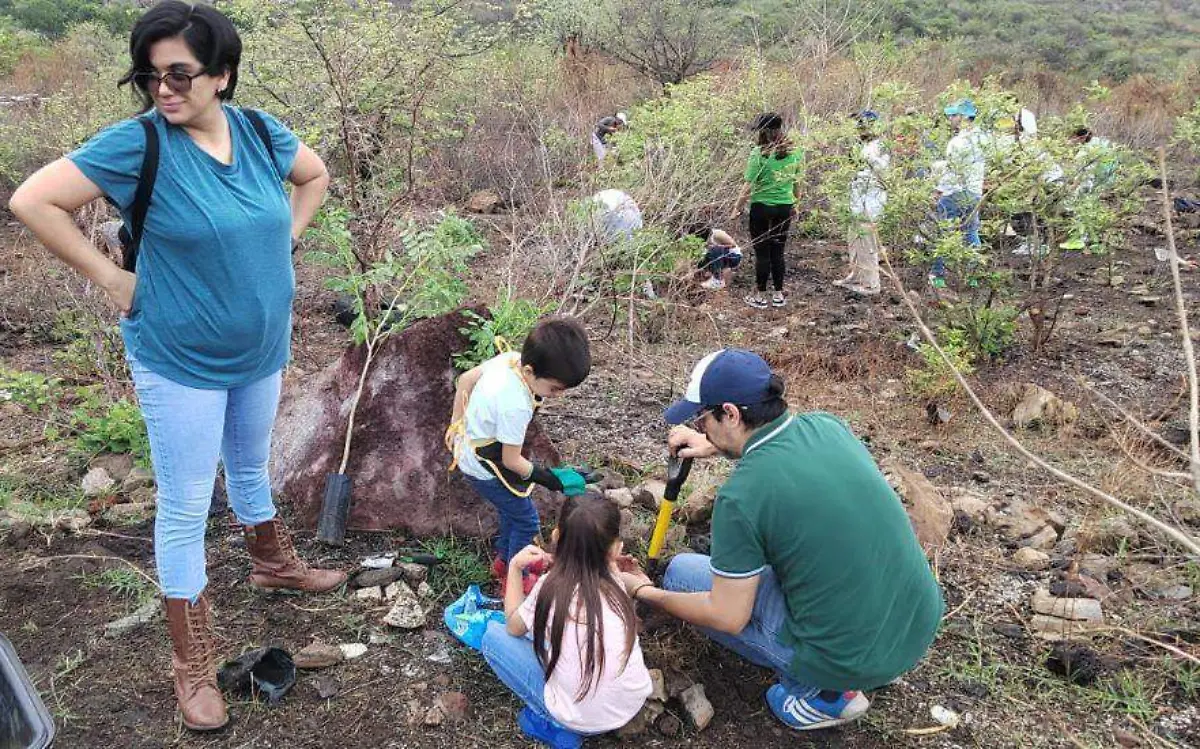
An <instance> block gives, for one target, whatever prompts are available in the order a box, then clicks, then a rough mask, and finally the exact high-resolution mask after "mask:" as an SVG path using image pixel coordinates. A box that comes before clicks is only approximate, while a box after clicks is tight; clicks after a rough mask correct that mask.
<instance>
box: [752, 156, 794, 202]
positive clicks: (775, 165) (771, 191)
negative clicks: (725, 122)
mask: <svg viewBox="0 0 1200 749" xmlns="http://www.w3.org/2000/svg"><path fill="white" fill-rule="evenodd" d="M743 176H745V178H746V181H747V182H749V183H750V185H751V188H750V202H751V203H762V204H763V205H793V204H794V203H795V202H796V191H795V186H796V181H797V180H798V179H800V152H799V151H798V150H796V149H792V151H791V153H789V154H788V155H787V156H784V157H783V158H778V157H776V156H774V155H772V154H765V155H764V154H763V152H762V149H761V148H759V147H757V146H755V148H754V151H753V152H752V153H751V154H750V160H749V161H748V162H746V173H745V175H743Z"/></svg>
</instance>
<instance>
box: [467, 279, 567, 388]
mask: <svg viewBox="0 0 1200 749" xmlns="http://www.w3.org/2000/svg"><path fill="white" fill-rule="evenodd" d="M553 308H554V305H553V304H538V303H537V302H534V301H531V300H529V299H520V298H513V297H512V296H505V297H504V298H503V299H501V300H500V301H498V302H496V303H495V304H493V305H491V306H489V307H488V316H487V317H484V316H483V315H479V314H476V313H475V312H472V311H470V310H467V311H466V312H465V313H464V314H465V315H466V316H467V317H468V318H470V320H471V322H470V323H469V324H468V325H467V327H465V328H459V332H460V333H462V334H463V335H465V336H467V339H468V340H469V341H470V342H471V346H470V348H468V349H467V350H466V351H463V352H462V353H459V354H455V355H454V366H455V367H457V368H458V369H459V370H461V371H463V372H465V371H466V370H468V369H471V368H472V367H475V366H477V365H479V364H482V363H483V362H485V361H487V360H488V359H491V358H492V357H493V356H496V355H497V354H498V353H500V352H499V351H497V349H496V338H497V337H500V338H503V339H504V340H505V342H506V343H507V344H508V345H509V346H510V347H511V348H512V350H514V351H520V350H521V345H522V344H523V343H524V342H525V336H527V335H529V331H530V330H532V329H533V326H535V325H537V322H538V320H539V319H541V317H542V315H544V314H546V313H547V312H549V311H550V310H551V309H553Z"/></svg>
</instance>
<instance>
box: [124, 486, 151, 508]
mask: <svg viewBox="0 0 1200 749" xmlns="http://www.w3.org/2000/svg"><path fill="white" fill-rule="evenodd" d="M128 496H129V504H135V505H145V506H147V507H155V506H156V505H157V504H158V490H157V489H155V488H154V487H153V486H139V487H138V488H136V489H134V490H133V491H132V492H129V493H128Z"/></svg>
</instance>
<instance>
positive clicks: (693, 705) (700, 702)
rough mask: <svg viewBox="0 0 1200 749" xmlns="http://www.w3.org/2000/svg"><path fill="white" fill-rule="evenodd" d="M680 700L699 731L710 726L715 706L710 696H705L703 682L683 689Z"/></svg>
mask: <svg viewBox="0 0 1200 749" xmlns="http://www.w3.org/2000/svg"><path fill="white" fill-rule="evenodd" d="M679 701H680V702H682V703H683V709H684V711H685V712H686V713H687V714H688V718H690V719H691V721H692V725H694V726H695V727H696V730H697V731H703V730H704V729H705V728H708V724H709V723H711V722H712V719H713V706H712V703H711V702H709V701H708V697H706V696H704V685H703V684H693V685H692V686H690V687H688V688H687V689H685V690H683V692H681V693H680V695H679Z"/></svg>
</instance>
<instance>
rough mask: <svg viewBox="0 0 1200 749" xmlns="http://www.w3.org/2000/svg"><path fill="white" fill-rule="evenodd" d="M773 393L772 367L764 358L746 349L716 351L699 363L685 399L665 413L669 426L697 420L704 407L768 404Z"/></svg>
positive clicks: (693, 372) (689, 382)
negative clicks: (728, 404) (727, 404)
mask: <svg viewBox="0 0 1200 749" xmlns="http://www.w3.org/2000/svg"><path fill="white" fill-rule="evenodd" d="M773 397H774V395H772V393H771V367H770V366H769V365H768V364H767V363H766V362H765V361H764V360H763V358H762V357H761V356H759V355H758V354H756V353H754V352H752V351H746V350H745V349H737V348H728V349H723V350H721V351H715V352H713V353H711V354H709V355H708V356H705V357H704V358H703V359H701V360H700V361H699V363H697V364H696V368H695V369H693V370H692V378H691V380H689V381H688V386H687V390H685V391H684V393H683V398H682V399H680V400H678V401H676V402H675V403H673V404H672V405H671V407H670V408H668V409H667V410H666V412H665V413H664V414H663V417H664V418H665V419H666V420H667V423H668V424H682V423H683V422H685V421H690V420H691V419H694V418H696V415H697V414H699V413H700V412H701V411H702V410H703V409H704V408H705V407H709V406H719V405H721V404H722V403H733V404H735V405H738V406H752V405H755V404H757V403H765V402H767V401H768V400H770V399H771V398H773Z"/></svg>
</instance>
